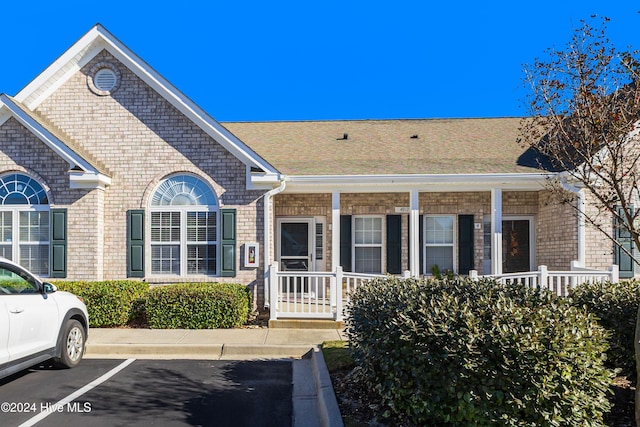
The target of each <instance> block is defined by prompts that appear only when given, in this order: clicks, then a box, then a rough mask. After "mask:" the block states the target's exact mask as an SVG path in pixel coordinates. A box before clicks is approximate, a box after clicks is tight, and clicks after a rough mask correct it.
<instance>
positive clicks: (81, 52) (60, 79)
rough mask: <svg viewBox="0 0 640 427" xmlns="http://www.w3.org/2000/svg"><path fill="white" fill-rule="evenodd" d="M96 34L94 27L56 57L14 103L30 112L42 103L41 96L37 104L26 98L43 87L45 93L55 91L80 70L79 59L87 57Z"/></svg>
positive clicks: (23, 90) (96, 27)
mask: <svg viewBox="0 0 640 427" xmlns="http://www.w3.org/2000/svg"><path fill="white" fill-rule="evenodd" d="M98 34H99V33H98V26H95V27H93V28H92V29H91V30H89V31H88V32H87V33H86V34H85V35H84V36H82V37H81V38H80V40H78V41H77V42H75V43H74V44H73V46H71V47H70V48H69V49H67V50H66V51H65V52H64V53H63V54H62V55H60V56H59V57H58V59H56V60H55V61H54V62H53V63H52V64H51V65H49V66H48V67H47V68H46V69H45V70H44V71H43V72H42V73H40V74H39V75H38V76H37V77H36V78H35V79H33V80H32V81H31V82H30V83H29V84H28V85H27V86H25V87H24V88H23V89H22V90H21V91H20V92H18V94H17V95H16V96H15V97H14V98H15V99H16V101H18V102H20V103H23V104H24V105H26V106H27V107H28V108H29V109H31V110H33V109H34V108H35V107H37V105H39V103H40V102H42V99H43V98H46V97H43V96H42V95H40V96H38V98H37V99H38V101H37V102H36V101H35V100H30V101H29V102H27V100H28V98H30V97H31V96H32V95H34V94H36V93H37V92H39V91H41V90H42V88H43V87H46V90H45V91H46V92H47V93H51V92H53V91H54V90H55V88H57V87H59V86H60V85H62V84H63V83H64V82H65V81H67V79H68V78H69V76H71V75H72V74H73V73H75V72H76V71H77V70H78V69H79V68H80V67H79V66H78V62H79V60H80V58H84V57H86V56H87V54H86V53H87V50H89V49H91V47H92V46H93V42H94V40H95V39H96V37H97V36H98ZM96 53H97V52H92V55H89V57H90V58H93V56H95V55H96ZM60 73H62V74H60ZM59 74H60V75H59ZM54 77H56V79H55V80H53V81H52V79H53V78H54Z"/></svg>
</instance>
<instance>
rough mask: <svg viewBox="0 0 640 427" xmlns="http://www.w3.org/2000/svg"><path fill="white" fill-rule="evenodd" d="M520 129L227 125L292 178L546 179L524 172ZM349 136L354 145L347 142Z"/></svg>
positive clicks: (412, 123) (515, 121)
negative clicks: (497, 175) (511, 175)
mask: <svg viewBox="0 0 640 427" xmlns="http://www.w3.org/2000/svg"><path fill="white" fill-rule="evenodd" d="M520 121H521V119H520V118H486V119H425V120H362V121H308V122H304V121H301V122H233V123H230V122H227V123H222V125H223V126H225V127H226V128H227V129H228V130H229V131H231V132H232V133H233V134H234V135H236V136H237V137H238V138H240V139H241V140H242V141H243V142H244V143H245V144H247V145H248V146H249V147H251V148H252V149H253V150H254V151H255V152H256V153H257V154H259V155H260V156H262V157H263V158H264V159H265V160H267V161H268V162H269V163H271V164H272V165H273V166H274V167H275V168H277V169H278V170H279V171H280V172H282V173H285V174H288V175H369V174H372V175H374V174H375V175H388V174H472V173H531V172H540V171H539V170H538V169H536V168H532V167H527V166H523V165H519V164H518V163H519V158H521V156H522V155H523V153H525V151H526V149H525V148H522V147H521V146H519V144H518V143H517V142H516V139H517V137H518V135H519V130H518V129H519V126H520ZM345 134H347V135H348V137H347V139H341V138H344V135H345ZM416 135H417V137H415V136H416ZM412 136H413V138H412Z"/></svg>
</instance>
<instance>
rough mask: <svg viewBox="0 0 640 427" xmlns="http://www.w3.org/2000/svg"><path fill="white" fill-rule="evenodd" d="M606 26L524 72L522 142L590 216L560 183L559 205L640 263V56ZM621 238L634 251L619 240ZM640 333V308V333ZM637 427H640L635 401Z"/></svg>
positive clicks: (577, 34)
mask: <svg viewBox="0 0 640 427" xmlns="http://www.w3.org/2000/svg"><path fill="white" fill-rule="evenodd" d="M607 22H608V19H606V18H604V19H601V20H600V21H599V23H598V25H597V26H592V25H590V24H589V23H588V22H586V21H582V22H581V27H579V28H578V29H576V30H575V31H574V34H573V37H572V38H571V40H570V41H569V43H567V44H566V46H565V47H564V48H563V49H560V50H557V49H550V50H548V51H547V52H546V53H545V56H544V58H542V59H536V60H535V61H534V63H533V64H532V65H530V66H527V67H525V82H526V83H527V85H528V88H529V90H530V91H529V95H528V98H527V105H528V108H529V113H530V117H529V118H527V119H524V120H523V121H522V123H521V129H520V130H521V137H520V139H519V140H520V141H519V142H520V143H522V144H524V145H525V146H528V147H529V149H530V150H531V151H532V152H534V153H535V156H534V158H536V161H537V163H538V166H539V167H541V168H544V169H547V170H549V171H553V172H557V174H555V176H559V177H560V180H565V182H569V183H572V184H573V185H575V186H577V187H579V188H582V189H583V191H584V192H586V195H587V196H588V198H589V201H590V203H589V204H588V205H587V206H588V207H589V209H584V207H583V206H581V205H580V204H576V203H575V200H573V197H572V196H573V195H572V194H569V193H567V192H566V191H564V190H563V188H562V185H561V183H560V182H559V181H560V180H550V182H549V188H550V189H552V190H553V191H554V193H555V194H557V195H559V196H561V199H560V200H561V201H562V202H564V203H567V204H569V205H570V206H572V207H573V208H574V209H575V212H576V214H577V215H579V216H582V217H583V218H584V219H585V221H586V222H587V223H590V224H591V225H593V226H594V227H596V228H597V229H598V230H599V231H601V232H602V233H603V234H604V235H605V236H607V237H608V238H609V239H610V240H611V241H612V242H613V243H614V244H615V245H617V246H618V247H619V248H620V250H622V251H623V252H626V253H627V255H629V256H630V257H631V258H632V259H633V260H634V262H635V263H638V262H639V261H640V257H638V254H640V221H639V220H638V219H639V216H640V208H639V202H640V193H639V191H640V187H639V185H640V169H639V166H640V163H639V161H640V137H639V136H638V134H639V132H640V81H639V80H638V77H639V76H640V67H639V62H638V59H637V57H638V53H637V52H636V51H632V50H624V51H619V50H617V49H616V48H615V47H614V45H613V44H612V43H611V41H610V40H609V39H608V37H607V36H606V27H607ZM623 234H624V235H625V236H628V238H629V239H630V240H631V241H632V242H633V246H634V247H635V250H631V246H625V245H622V244H621V243H620V242H619V240H617V239H616V237H620V236H621V235H623ZM639 326H640V309H639V311H638V318H637V325H636V334H638V330H639ZM639 338H640V336H638V335H637V336H636V359H637V360H639V362H638V365H640V359H639V356H640V348H639V347H638V340H639ZM638 377H639V378H638V384H640V373H639V375H638ZM636 423H637V424H638V425H639V426H640V395H638V394H636Z"/></svg>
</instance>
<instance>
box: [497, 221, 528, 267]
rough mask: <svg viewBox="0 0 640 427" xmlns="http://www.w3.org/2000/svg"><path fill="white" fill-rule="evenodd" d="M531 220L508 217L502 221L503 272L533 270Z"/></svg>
mask: <svg viewBox="0 0 640 427" xmlns="http://www.w3.org/2000/svg"><path fill="white" fill-rule="evenodd" d="M531 255H532V251H531V221H530V220H529V219H506V220H503V221H502V272H503V273H518V272H521V271H531V270H532V268H533V266H532V263H531V258H532V257H531Z"/></svg>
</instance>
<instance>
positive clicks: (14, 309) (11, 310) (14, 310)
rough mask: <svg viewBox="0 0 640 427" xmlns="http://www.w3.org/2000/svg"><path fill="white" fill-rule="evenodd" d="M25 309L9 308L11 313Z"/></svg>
mask: <svg viewBox="0 0 640 427" xmlns="http://www.w3.org/2000/svg"><path fill="white" fill-rule="evenodd" d="M23 311H24V308H11V309H9V312H10V313H15V314H18V313H22V312H23Z"/></svg>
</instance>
